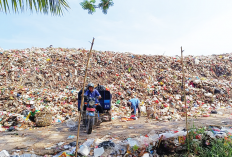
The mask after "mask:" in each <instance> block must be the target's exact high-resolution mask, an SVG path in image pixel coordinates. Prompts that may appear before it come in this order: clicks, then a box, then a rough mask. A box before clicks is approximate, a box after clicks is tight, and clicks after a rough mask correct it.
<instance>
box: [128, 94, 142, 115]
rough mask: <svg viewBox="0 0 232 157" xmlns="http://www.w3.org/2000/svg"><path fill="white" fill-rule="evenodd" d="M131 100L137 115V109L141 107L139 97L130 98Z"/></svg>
mask: <svg viewBox="0 0 232 157" xmlns="http://www.w3.org/2000/svg"><path fill="white" fill-rule="evenodd" d="M129 102H131V108H133V109H134V114H135V115H136V109H137V108H138V107H139V103H140V101H139V99H138V98H133V99H130V100H129Z"/></svg>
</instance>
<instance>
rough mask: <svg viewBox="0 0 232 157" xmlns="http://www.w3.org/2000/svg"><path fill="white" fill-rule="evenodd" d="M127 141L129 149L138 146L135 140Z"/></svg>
mask: <svg viewBox="0 0 232 157" xmlns="http://www.w3.org/2000/svg"><path fill="white" fill-rule="evenodd" d="M127 140H128V143H129V145H130V147H133V146H135V145H136V146H139V142H138V141H137V140H135V139H127Z"/></svg>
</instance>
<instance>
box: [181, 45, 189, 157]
mask: <svg viewBox="0 0 232 157" xmlns="http://www.w3.org/2000/svg"><path fill="white" fill-rule="evenodd" d="M181 64H182V72H183V78H182V83H183V84H182V85H183V93H184V104H185V112H186V114H185V117H186V130H187V139H188V113H187V112H188V110H187V106H186V94H185V71H184V64H183V50H182V46H181ZM187 142H188V146H189V139H188V141H187ZM188 154H189V149H188Z"/></svg>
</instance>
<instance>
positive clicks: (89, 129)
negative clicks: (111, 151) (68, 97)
mask: <svg viewBox="0 0 232 157" xmlns="http://www.w3.org/2000/svg"><path fill="white" fill-rule="evenodd" d="M93 118H94V117H90V116H88V124H87V128H86V130H87V134H91V133H92V130H93Z"/></svg>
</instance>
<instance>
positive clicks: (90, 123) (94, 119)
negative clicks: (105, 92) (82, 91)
mask: <svg viewBox="0 0 232 157" xmlns="http://www.w3.org/2000/svg"><path fill="white" fill-rule="evenodd" d="M97 99H98V98H97ZM95 100H96V98H92V97H88V98H87V102H85V106H86V111H84V112H83V114H82V115H83V124H84V126H85V127H86V132H87V134H91V133H92V130H93V127H94V126H95V125H97V124H99V123H100V122H101V120H100V116H99V113H97V110H96V105H98V104H96V103H95Z"/></svg>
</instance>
